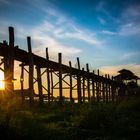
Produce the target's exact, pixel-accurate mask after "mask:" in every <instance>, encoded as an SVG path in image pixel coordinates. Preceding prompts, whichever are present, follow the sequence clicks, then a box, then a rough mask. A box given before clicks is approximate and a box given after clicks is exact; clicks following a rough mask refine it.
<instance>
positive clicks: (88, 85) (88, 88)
mask: <svg viewBox="0 0 140 140" xmlns="http://www.w3.org/2000/svg"><path fill="white" fill-rule="evenodd" d="M86 68H87V73H88V77H87V92H88V102H90V78H89V66H88V64H86Z"/></svg>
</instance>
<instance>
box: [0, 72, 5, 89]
mask: <svg viewBox="0 0 140 140" xmlns="http://www.w3.org/2000/svg"><path fill="white" fill-rule="evenodd" d="M3 80H4V73H3V72H2V71H0V90H2V89H4V87H5V84H4V81H3Z"/></svg>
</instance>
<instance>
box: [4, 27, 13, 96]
mask: <svg viewBox="0 0 140 140" xmlns="http://www.w3.org/2000/svg"><path fill="white" fill-rule="evenodd" d="M14 41H15V39H14V28H13V27H9V48H8V52H7V54H6V55H5V56H4V79H5V92H6V93H8V94H10V95H11V94H13V91H14V84H13V79H14Z"/></svg>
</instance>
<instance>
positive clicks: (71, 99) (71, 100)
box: [69, 61, 73, 103]
mask: <svg viewBox="0 0 140 140" xmlns="http://www.w3.org/2000/svg"><path fill="white" fill-rule="evenodd" d="M69 67H70V102H71V103H72V102H73V98H72V66H71V61H69Z"/></svg>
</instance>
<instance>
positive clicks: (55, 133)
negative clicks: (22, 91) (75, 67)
mask: <svg viewBox="0 0 140 140" xmlns="http://www.w3.org/2000/svg"><path fill="white" fill-rule="evenodd" d="M139 130H140V99H139V98H134V97H133V98H130V99H129V100H125V101H122V102H120V103H106V104H105V103H91V104H81V105H80V104H70V103H67V102H66V103H64V104H63V105H60V104H59V103H52V104H51V105H42V106H40V105H38V104H35V105H34V106H32V107H31V106H29V104H27V103H24V104H21V101H20V99H18V98H13V99H11V100H9V101H7V100H6V101H1V102H0V140H3V139H6V140H7V139H27V138H28V139H34V140H36V139H39V140H45V139H48V140H139V139H140V134H139Z"/></svg>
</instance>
